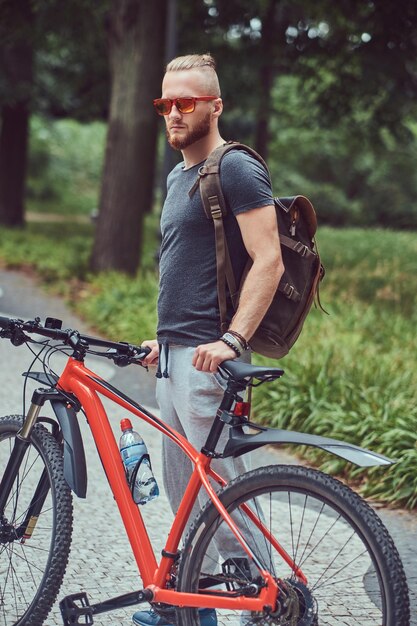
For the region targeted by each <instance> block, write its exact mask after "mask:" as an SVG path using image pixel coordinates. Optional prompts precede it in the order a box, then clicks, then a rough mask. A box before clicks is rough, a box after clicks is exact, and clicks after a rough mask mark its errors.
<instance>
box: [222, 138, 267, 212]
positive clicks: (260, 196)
mask: <svg viewBox="0 0 417 626" xmlns="http://www.w3.org/2000/svg"><path fill="white" fill-rule="evenodd" d="M220 180H221V185H222V190H223V194H224V198H225V201H226V204H227V207H228V208H229V210H231V211H232V212H233V213H234V214H235V215H237V214H238V213H244V212H245V211H250V210H251V209H256V208H258V207H262V206H268V205H271V204H274V199H273V195H272V189H271V182H270V178H269V174H268V172H267V171H266V169H265V168H264V167H263V165H262V164H261V163H259V161H257V160H256V159H255V158H254V157H252V156H251V155H250V154H249V153H248V152H245V151H244V150H232V151H231V152H228V153H227V154H226V155H225V156H224V157H223V160H222V162H221V166H220Z"/></svg>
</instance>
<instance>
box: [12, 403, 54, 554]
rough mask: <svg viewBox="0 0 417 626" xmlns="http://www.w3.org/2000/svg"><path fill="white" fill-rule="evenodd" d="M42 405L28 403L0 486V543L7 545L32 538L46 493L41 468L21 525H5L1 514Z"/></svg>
mask: <svg viewBox="0 0 417 626" xmlns="http://www.w3.org/2000/svg"><path fill="white" fill-rule="evenodd" d="M42 404H43V402H41V403H40V404H37V403H36V402H32V404H31V406H30V408H29V411H28V414H27V416H26V418H25V420H24V422H23V426H22V428H21V430H20V431H19V432H18V434H17V435H16V438H15V442H14V446H13V450H12V452H11V455H10V458H9V461H8V463H7V466H6V469H5V472H4V475H3V478H2V480H1V483H0V520H2V522H3V523H2V525H1V535H0V543H1V542H9V541H10V542H11V541H15V540H16V539H20V541H21V542H24V541H25V540H26V539H29V538H30V537H31V536H32V533H33V531H34V529H35V526H36V523H37V520H38V517H39V515H40V512H41V510H42V507H43V505H44V502H45V499H46V496H47V494H48V490H49V482H48V476H47V472H46V469H44V470H43V471H42V474H41V477H40V479H39V482H38V485H37V487H36V489H35V492H34V494H33V497H32V500H31V502H30V504H29V506H28V509H27V513H26V516H25V519H24V520H23V522H22V523H21V524H20V526H18V527H17V528H16V527H13V526H12V525H11V524H7V520H6V518H5V515H4V512H5V508H6V505H7V503H8V501H9V498H10V495H11V492H12V489H13V484H14V482H15V480H16V479H17V480H18V477H19V471H20V468H21V465H22V462H23V460H24V457H25V454H26V451H27V449H28V447H29V446H30V445H31V436H32V431H33V428H34V426H35V424H36V422H37V419H38V417H39V412H40V410H41V406H42ZM16 497H17V494H16Z"/></svg>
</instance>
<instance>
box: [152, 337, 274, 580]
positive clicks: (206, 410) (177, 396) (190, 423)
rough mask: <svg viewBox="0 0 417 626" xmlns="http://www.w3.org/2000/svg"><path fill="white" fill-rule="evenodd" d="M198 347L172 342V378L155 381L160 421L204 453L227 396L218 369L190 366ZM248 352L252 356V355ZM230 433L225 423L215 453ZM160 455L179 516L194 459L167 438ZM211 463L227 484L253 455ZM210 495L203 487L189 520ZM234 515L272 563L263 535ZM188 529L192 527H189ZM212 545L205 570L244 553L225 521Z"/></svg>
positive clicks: (258, 551) (170, 375)
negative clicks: (210, 370) (200, 369)
mask: <svg viewBox="0 0 417 626" xmlns="http://www.w3.org/2000/svg"><path fill="white" fill-rule="evenodd" d="M194 350H195V348H190V347H185V346H171V345H170V347H169V357H168V367H167V371H168V373H169V378H160V379H158V380H157V386H156V397H157V401H158V404H159V408H160V411H161V418H162V420H163V421H164V422H166V423H167V424H169V425H170V426H172V427H173V428H175V430H176V431H178V432H179V433H181V434H182V435H184V436H185V437H186V438H187V439H188V441H189V442H190V443H191V444H192V445H193V446H194V447H195V448H196V450H197V451H200V450H201V448H202V447H203V445H204V444H205V442H206V439H207V435H208V433H209V431H210V428H211V425H212V423H213V419H214V416H215V415H216V411H217V409H218V408H219V405H220V402H221V400H222V398H223V393H224V389H225V381H224V380H223V379H222V378H221V376H220V375H219V374H218V373H215V374H211V373H206V372H199V371H198V370H196V369H195V367H193V365H192V358H193V354H194ZM244 356H246V357H249V358H250V355H249V353H248V354H247V355H244ZM164 357H165V355H164V354H162V355H161V357H160V358H162V360H163V359H164ZM243 358H244V357H243ZM161 365H162V369H164V368H165V365H166V364H165V363H162V364H161ZM228 437H229V429H228V428H227V427H225V428H224V429H223V432H222V435H221V437H220V439H219V442H218V444H217V446H216V450H217V451H222V450H223V448H224V446H225V444H226V442H227V439H228ZM162 455H163V459H162V462H163V480H164V487H165V491H166V495H167V497H168V500H169V502H170V505H171V508H172V511H173V513H174V515H175V514H176V512H177V510H178V507H179V505H180V502H181V498H182V496H183V493H184V491H185V488H186V486H187V484H188V481H189V478H190V476H191V472H192V469H193V468H192V463H191V461H190V460H189V459H188V457H187V456H186V455H185V454H184V453H183V452H182V450H181V449H180V448H179V447H178V446H177V445H176V444H175V443H174V442H173V441H171V439H169V438H168V437H163V446H162ZM212 467H213V469H214V470H215V471H216V472H218V474H220V475H221V476H222V477H223V478H224V479H225V480H226V481H227V482H229V481H230V480H231V479H232V478H235V477H236V476H238V475H240V474H243V473H244V472H246V471H248V470H249V469H250V468H249V458H248V455H245V457H242V456H240V457H237V458H235V459H234V458H232V457H228V458H226V459H214V460H213V462H212ZM207 499H208V496H207V492H206V490H205V489H204V487H202V488H201V489H200V493H199V497H198V503H196V505H195V506H194V509H193V511H192V514H191V516H190V524H191V523H192V522H193V521H194V519H195V517H196V515H197V514H198V512H199V510H200V509H201V507H202V506H203V505H204V504H205V502H206V501H207ZM256 508H257V513H258V514H259V513H260V514H261V515H262V513H261V511H260V507H258V506H257V507H256ZM232 517H233V518H234V519H235V522H236V523H237V524H238V526H239V527H241V530H242V531H243V532H244V534H245V536H246V538H248V536H247V533H249V536H250V538H251V541H250V543H251V544H252V549H254V548H255V546H257V549H256V550H255V552H256V553H257V555H258V557H262V558H263V560H264V562H268V558H269V557H268V553H267V550H266V548H265V546H266V544H265V540H264V538H263V536H262V535H260V533H259V531H258V530H257V529H255V528H254V527H253V526H252V525H251V524H250V523H249V524H248V521H247V518H244V517H243V516H242V514H241V513H238V512H237V513H236V514H235V513H234V514H233V515H232ZM188 527H189V525H188V526H187V528H186V531H187V530H188ZM214 544H215V545H213V544H211V545H210V548H209V549H208V553H207V554H206V557H205V564H204V568H205V571H206V572H214V571H216V569H217V567H218V564H219V561H218V559H219V555H220V557H221V561H224V560H226V559H227V558H230V557H244V556H245V554H244V552H243V550H242V548H241V547H240V545H239V544H238V543H237V541H236V539H235V538H234V536H233V535H232V533H231V531H230V529H229V528H228V527H227V525H226V524H223V525H222V526H221V527H220V528H219V529H218V530H217V531H216V538H215V542H214Z"/></svg>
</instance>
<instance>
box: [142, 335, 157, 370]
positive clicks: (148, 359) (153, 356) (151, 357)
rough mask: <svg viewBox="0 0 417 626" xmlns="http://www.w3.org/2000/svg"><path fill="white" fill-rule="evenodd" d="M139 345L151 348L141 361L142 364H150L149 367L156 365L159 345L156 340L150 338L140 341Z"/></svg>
mask: <svg viewBox="0 0 417 626" xmlns="http://www.w3.org/2000/svg"><path fill="white" fill-rule="evenodd" d="M140 345H141V346H144V347H146V348H151V351H150V352H149V354H148V355H146V356H145V358H144V359H143V361H142V363H143V365H146V366H148V365H150V366H151V367H152V366H153V365H158V359H159V346H158V342H157V340H156V339H150V340H146V341H142V343H141V344H140Z"/></svg>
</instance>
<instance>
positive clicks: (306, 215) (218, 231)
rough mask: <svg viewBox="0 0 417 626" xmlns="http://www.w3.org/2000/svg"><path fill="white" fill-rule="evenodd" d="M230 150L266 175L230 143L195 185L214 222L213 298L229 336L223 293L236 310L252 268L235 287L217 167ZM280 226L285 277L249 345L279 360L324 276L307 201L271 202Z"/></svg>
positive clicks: (201, 172)
mask: <svg viewBox="0 0 417 626" xmlns="http://www.w3.org/2000/svg"><path fill="white" fill-rule="evenodd" d="M231 150H244V151H246V152H248V153H249V154H250V155H252V156H253V157H254V158H255V159H257V160H258V161H259V162H260V163H261V164H262V165H263V167H265V169H266V171H267V172H268V174H269V170H268V167H267V165H266V163H265V161H264V160H263V159H262V157H261V156H260V155H259V154H258V153H257V152H255V151H254V150H253V149H252V148H249V147H248V146H245V145H244V144H241V143H237V142H228V143H226V144H224V145H222V146H220V147H219V148H216V149H215V150H214V151H213V152H212V153H211V154H210V155H209V156H208V158H207V159H206V161H205V163H204V165H203V166H202V167H200V169H199V172H198V174H199V177H198V180H197V181H196V184H195V185H194V186H193V188H192V189H191V190H190V195H191V194H192V193H194V192H195V191H196V189H197V187H199V188H200V194H201V199H202V202H203V206H204V210H205V213H206V216H207V218H208V219H210V220H212V221H213V224H214V230H215V242H216V263H217V295H218V304H219V312H220V321H221V330H222V332H225V331H226V330H227V321H226V314H227V292H226V287H227V288H228V290H229V293H230V297H231V300H232V304H233V307H234V309H235V310H236V309H237V306H238V304H239V295H240V289H241V286H242V285H243V282H244V280H245V277H246V275H247V273H248V271H249V269H250V267H251V265H252V260H251V259H250V258H249V256H248V262H247V265H246V267H245V270H244V272H243V276H242V279H241V281H240V285H236V281H235V277H234V274H233V269H232V264H231V261H230V255H229V250H228V246H227V241H226V237H225V232H224V227H223V217H224V216H225V215H227V211H228V208H227V206H226V203H225V199H224V196H223V192H222V188H221V183H220V166H221V161H222V159H223V157H224V155H225V154H227V153H228V152H230V151H231ZM274 203H275V210H276V215H277V220H278V229H279V237H280V243H281V253H282V258H283V263H284V267H285V272H284V274H283V276H282V278H281V281H280V283H279V286H278V289H277V291H276V293H275V295H274V298H273V301H272V303H271V305H270V307H269V309H268V311H267V313H266V314H265V316H264V318H263V320H262V321H261V323H260V325H259V327H258V329H257V330H256V332H255V334H254V335H253V337H252V338H251V339H250V341H249V345H250V347H251V348H252V350H253V351H254V352H257V353H258V354H261V355H263V356H266V357H272V358H277V359H279V358H282V357H283V356H285V355H286V354H287V353H288V351H289V350H290V348H291V347H292V346H293V344H294V343H295V341H296V340H297V338H298V336H299V334H300V332H301V330H302V327H303V324H304V320H305V318H306V317H307V315H308V313H309V311H310V308H311V305H312V303H313V301H314V298H315V296H316V294H317V293H318V285H319V282H320V281H321V279H322V278H323V276H324V267H323V265H322V263H321V261H320V257H319V254H318V252H317V249H316V245H315V240H314V236H315V233H316V230H317V218H316V213H315V210H314V207H313V205H312V203H311V202H310V200H308V198H306V197H305V196H293V197H286V198H278V197H277V198H274Z"/></svg>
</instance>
